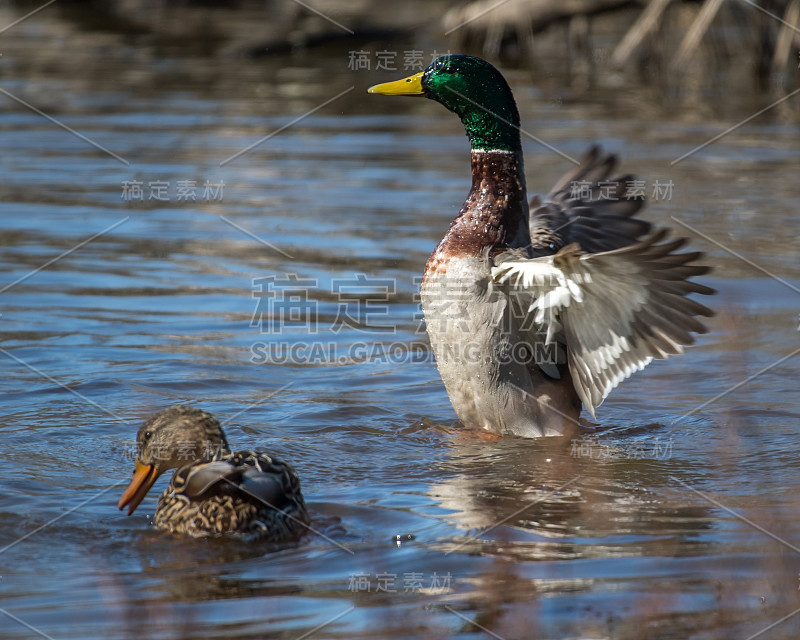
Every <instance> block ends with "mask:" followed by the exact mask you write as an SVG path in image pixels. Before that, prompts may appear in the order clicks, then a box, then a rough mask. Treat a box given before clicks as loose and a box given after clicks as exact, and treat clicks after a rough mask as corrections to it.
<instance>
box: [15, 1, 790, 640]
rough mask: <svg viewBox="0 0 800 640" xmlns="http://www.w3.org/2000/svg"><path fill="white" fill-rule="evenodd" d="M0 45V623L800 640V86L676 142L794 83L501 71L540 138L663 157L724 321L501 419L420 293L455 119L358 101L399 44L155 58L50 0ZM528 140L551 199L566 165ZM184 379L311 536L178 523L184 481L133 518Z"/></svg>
mask: <svg viewBox="0 0 800 640" xmlns="http://www.w3.org/2000/svg"><path fill="white" fill-rule="evenodd" d="M9 17H10V16H9ZM8 22H10V19H9V20H8ZM3 38H4V39H5V41H4V43H3V58H2V64H3V65H4V66H5V73H4V75H3V80H2V83H0V88H2V89H3V93H4V95H2V96H0V101H2V109H3V110H2V112H1V113H0V137H2V141H3V144H2V149H3V152H2V155H1V156H0V166H2V176H3V180H2V184H0V191H2V196H3V197H2V205H0V245H1V246H2V248H1V249H0V314H2V315H0V331H2V333H1V334H0V340H1V342H0V349H1V350H0V361H2V367H3V369H2V370H3V375H2V383H1V384H2V391H3V393H2V396H0V415H2V423H1V425H2V426H0V431H1V432H2V451H3V464H2V467H1V468H0V478H1V479H2V480H1V482H2V487H3V491H2V492H0V602H2V605H1V606H0V628H2V630H3V631H2V635H3V637H4V638H8V639H9V640H12V639H13V640H16V639H22V638H32V637H52V638H56V639H59V638H84V639H93V638H104V639H114V638H153V639H156V638H186V639H189V638H278V637H280V638H306V637H309V638H312V637H313V638H319V639H333V638H463V639H467V638H484V637H494V638H504V639H507V640H511V639H513V638H532V637H536V638H644V637H647V638H681V639H683V638H742V639H745V638H755V637H759V638H795V637H797V636H798V632H799V631H800V615H797V614H800V609H799V608H800V591H798V587H800V581H799V580H798V578H799V577H800V525H798V517H797V513H798V507H800V498H798V496H800V476H799V475H798V473H797V468H798V462H797V461H798V453H797V448H798V442H799V441H800V439H798V432H799V431H800V420H799V418H800V406H799V405H798V397H797V379H798V363H799V362H800V358H798V355H800V343H799V341H798V332H797V330H798V317H797V314H798V307H800V261H798V259H797V258H798V253H799V252H800V222H798V218H797V213H796V208H797V204H796V203H797V202H798V199H800V181H798V180H797V177H796V175H797V168H798V166H800V164H798V163H799V162H800V128H798V126H797V125H796V124H794V122H796V117H793V116H792V111H791V108H793V109H794V112H793V113H794V114H796V113H797V111H796V108H797V105H796V104H794V106H793V107H791V101H789V100H787V101H786V104H787V105H788V106H789V107H790V112H789V114H788V115H787V114H786V112H785V111H782V110H781V109H779V108H776V109H773V110H771V111H769V112H767V113H765V114H763V115H761V116H759V117H758V118H754V119H752V120H751V121H749V122H747V123H746V124H744V125H742V126H741V127H738V128H737V129H735V130H733V131H731V132H730V133H729V134H727V135H725V136H723V137H721V138H719V139H718V140H716V141H714V142H713V143H712V144H709V145H708V146H704V147H703V148H702V149H699V150H697V151H696V152H694V153H692V154H691V155H689V156H687V157H686V158H685V159H682V160H680V161H679V162H674V161H675V160H676V159H678V158H680V157H681V156H683V155H684V154H687V153H689V152H692V151H693V150H694V149H695V148H696V147H698V146H700V145H703V144H704V143H706V142H707V141H710V140H712V139H713V138H715V136H717V135H718V134H720V133H722V132H723V131H725V130H726V129H728V128H729V127H732V126H733V125H735V124H737V123H739V122H740V121H742V120H744V119H746V118H748V117H749V116H750V115H752V114H754V113H756V112H757V111H758V110H759V109H762V108H763V107H765V106H767V105H769V104H770V103H772V102H773V101H774V99H777V97H771V96H768V95H761V94H754V95H746V94H747V91H746V90H743V91H742V95H740V96H739V97H737V98H736V99H730V98H729V97H727V96H723V95H717V96H711V97H710V98H708V100H709V102H706V103H704V104H705V108H704V109H696V108H695V107H696V105H695V104H694V102H693V101H692V100H686V101H684V102H682V101H680V100H677V101H676V102H670V104H668V105H667V104H662V103H661V102H660V100H659V98H658V97H657V96H655V95H653V94H651V93H650V92H648V91H644V90H642V89H641V88H638V87H636V86H635V85H634V84H633V83H632V84H631V85H630V86H628V87H623V88H622V89H621V90H618V94H619V96H618V97H616V98H615V97H613V96H609V95H608V93H607V92H602V91H599V90H598V91H596V92H592V91H589V92H588V93H587V94H586V95H584V96H583V98H582V99H581V100H571V99H570V98H569V92H559V91H557V90H555V89H553V88H552V87H550V88H543V87H541V86H538V85H537V84H536V83H535V82H532V80H531V78H530V76H529V75H528V74H527V73H525V72H523V71H513V70H509V71H506V75H507V77H508V79H509V82H510V84H511V86H512V87H513V88H514V90H515V94H516V96H517V100H518V103H519V107H520V112H521V114H522V127H523V129H524V130H525V131H526V132H530V134H531V135H535V136H536V137H538V138H541V139H542V140H543V141H546V142H547V144H549V145H552V146H554V147H556V148H557V149H559V150H560V151H562V152H563V153H565V154H568V155H571V156H573V157H574V156H579V155H580V154H581V153H582V152H583V151H584V150H585V149H586V148H588V146H589V145H590V144H591V143H592V142H598V143H600V144H602V145H603V147H604V148H605V149H607V150H609V151H613V152H616V153H618V154H619V155H620V158H621V162H622V165H621V171H632V172H635V173H637V174H638V175H639V176H640V177H641V178H642V179H643V180H645V184H646V189H647V195H648V197H649V200H650V202H649V203H648V206H647V208H646V213H645V214H644V215H645V217H646V218H647V219H648V220H650V221H652V222H654V223H657V224H663V225H668V226H670V227H673V228H674V229H675V231H676V233H678V234H679V235H683V236H686V237H689V238H690V239H691V246H692V247H694V248H700V249H702V250H703V251H705V252H706V254H707V255H706V260H707V262H708V263H709V264H711V265H712V266H713V268H714V271H713V273H712V274H711V275H710V276H707V277H704V278H702V282H704V283H705V284H708V285H710V286H712V287H714V288H716V289H717V290H718V294H717V295H716V296H715V297H714V298H712V299H711V300H710V302H709V304H710V305H711V306H712V307H713V308H714V310H715V311H716V313H717V315H716V316H715V317H714V318H712V319H711V320H710V321H709V323H708V324H709V328H710V332H709V333H708V334H706V335H703V336H700V337H699V339H698V343H697V345H696V346H694V347H692V348H690V349H688V350H687V353H686V354H685V355H683V356H681V357H676V358H672V359H670V360H668V361H663V362H661V361H659V362H656V363H653V364H651V365H650V366H649V367H648V368H647V369H645V370H644V371H643V372H641V373H638V374H635V375H634V376H633V377H632V378H631V379H629V380H627V381H626V382H624V383H623V384H622V385H621V386H620V387H619V388H618V389H616V390H615V391H614V392H612V394H611V395H610V397H609V398H608V399H607V400H606V402H605V403H604V404H603V406H602V407H600V408H599V410H598V414H597V418H598V420H597V421H598V422H599V427H598V428H597V429H596V430H595V432H594V433H591V432H590V433H589V434H587V435H586V436H585V437H582V438H580V439H579V440H574V441H565V440H563V439H559V438H553V439H547V440H526V439H519V438H510V437H509V438H495V439H486V438H482V437H479V436H478V435H476V434H475V433H473V432H468V431H465V430H463V429H461V428H459V426H458V425H457V423H456V418H455V414H454V412H453V410H452V407H451V405H450V403H449V400H448V398H447V395H446V392H445V390H444V387H443V385H442V383H441V381H440V379H439V376H438V373H437V371H436V366H435V362H434V360H433V358H432V356H431V354H430V351H429V346H428V342H427V338H426V336H425V333H424V327H423V325H422V324H421V317H420V312H419V302H418V286H419V276H420V275H421V272H422V269H423V267H424V264H425V260H426V259H427V256H428V254H429V253H430V251H431V250H432V248H433V247H434V246H435V244H436V242H437V241H438V239H439V238H441V236H442V235H443V233H444V231H445V230H446V229H447V226H448V225H449V223H450V221H451V219H452V217H453V216H454V214H455V213H456V212H457V210H458V208H459V207H460V205H461V202H462V201H463V198H464V196H465V194H466V191H467V189H468V186H469V168H468V153H467V142H466V139H465V138H464V135H463V130H462V129H461V126H460V124H459V123H458V121H457V120H456V119H455V118H454V117H453V116H452V115H451V114H449V113H447V112H446V111H445V110H444V109H442V108H441V107H440V106H439V105H436V104H434V103H432V102H430V101H424V100H417V101H415V100H407V99H399V98H398V99H388V98H382V97H379V96H369V95H367V94H366V88H367V87H368V86H370V85H371V84H374V83H375V82H380V81H385V80H391V79H396V78H399V77H401V76H402V75H405V74H404V71H403V69H402V65H399V64H398V65H396V66H397V69H396V70H395V71H385V70H376V69H374V66H375V65H374V64H373V65H372V66H373V68H372V69H371V70H369V71H367V70H363V71H354V70H352V69H350V68H349V66H350V65H349V58H348V50H349V48H350V47H349V46H348V45H347V44H342V45H341V46H339V45H336V46H331V47H329V48H326V49H324V50H322V51H319V52H311V51H309V52H305V53H298V54H294V55H290V54H286V55H276V56H274V57H262V58H257V59H251V58H241V57H239V58H237V57H225V56H214V55H211V54H203V53H197V52H196V51H193V52H191V53H190V52H185V53H181V51H180V47H179V46H174V47H172V48H170V49H169V50H166V51H163V50H160V49H159V48H158V47H156V46H154V45H152V44H149V43H148V42H147V41H146V40H145V39H136V38H134V37H131V36H126V35H120V34H117V33H112V32H105V31H103V30H96V31H92V30H89V29H86V30H84V29H83V28H78V27H76V26H74V25H71V24H67V23H64V22H62V21H60V20H59V19H58V17H57V15H47V13H46V12H44V11H43V12H42V13H41V14H40V15H38V16H36V18H34V19H31V20H28V21H26V22H25V23H23V24H20V25H18V26H17V27H15V28H14V29H13V30H9V31H8V32H7V33H5V34H4V35H3ZM41 38H47V39H48V42H50V43H54V44H53V45H52V46H51V47H47V48H42V47H40V46H39V44H37V43H40V42H41ZM438 44H439V45H440V46H439V49H440V50H443V49H446V42H440V43H438ZM365 48H367V49H368V50H369V51H375V50H378V49H379V48H380V44H379V43H378V44H376V45H375V46H370V47H366V46H365ZM401 48H402V47H401ZM407 48H411V46H408V47H407ZM419 48H422V47H419ZM45 49H46V50H45ZM430 49H432V47H431V48H430ZM430 54H431V51H430V50H428V49H426V50H425V55H426V56H427V57H429V56H430ZM778 97H779V96H778ZM794 100H795V101H796V100H800V97H797V98H794ZM23 101H24V103H27V104H28V105H30V107H28V106H25V104H24V103H23ZM31 107H35V109H33V108H31ZM36 110H38V111H41V112H42V113H41V114H40V113H38V112H37V111H36ZM718 113H719V114H723V113H724V115H719V116H718V115H717V114H718ZM42 114H44V115H42ZM523 144H524V150H525V154H526V168H527V175H528V185H529V189H530V190H531V191H532V192H540V193H543V192H546V190H547V189H548V188H549V186H550V185H552V184H553V183H554V182H555V181H556V180H557V179H558V178H559V177H560V176H561V175H562V174H563V173H565V172H566V171H567V170H568V169H569V167H570V165H569V163H568V162H567V161H566V160H564V159H563V158H562V157H560V156H559V155H556V154H554V153H553V152H552V151H550V150H549V149H548V148H547V147H545V146H543V145H542V144H539V143H538V142H537V141H536V140H535V139H533V138H532V137H530V136H527V135H526V136H525V137H523ZM181 403H189V404H192V405H194V406H198V407H200V408H203V409H206V410H208V411H210V412H211V413H213V414H214V415H216V416H217V417H219V418H220V420H221V421H222V422H223V424H224V427H225V429H226V432H227V434H228V438H229V440H230V441H231V444H232V445H233V446H234V448H248V447H252V448H256V449H260V450H264V451H268V452H270V453H274V454H275V455H277V456H279V457H281V458H284V459H286V460H288V461H291V462H292V463H293V464H294V466H295V467H296V469H297V471H298V473H299V475H300V477H301V481H302V486H303V491H304V494H305V496H306V500H307V503H308V505H309V507H310V510H311V512H312V516H313V523H312V524H313V528H314V531H313V532H312V533H309V534H308V535H307V536H304V537H303V539H301V540H300V541H299V542H297V543H294V544H288V545H278V546H269V545H254V544H248V545H246V544H243V543H237V542H232V541H225V540H199V541H198V540H184V539H178V538H174V537H170V536H167V535H163V534H161V533H160V532H158V531H156V530H154V529H153V528H152V526H151V517H152V513H153V509H154V507H155V503H156V500H157V496H158V493H159V492H160V491H161V490H162V489H163V487H164V486H165V485H166V482H167V480H166V479H165V478H164V479H162V480H161V481H160V482H159V484H158V485H157V486H156V488H155V489H154V490H153V492H151V495H150V496H148V497H147V498H146V499H145V501H144V502H143V503H142V505H141V506H140V507H139V509H138V510H137V512H136V513H135V514H134V515H133V516H131V517H127V516H126V515H125V514H124V513H123V512H120V511H118V510H117V507H116V503H117V500H118V499H119V496H120V494H121V492H122V490H123V489H124V486H125V485H126V484H127V482H128V480H129V478H130V473H131V470H132V458H131V452H132V450H133V445H134V438H135V433H136V430H137V428H138V426H139V425H140V424H141V422H142V420H143V419H144V418H145V417H146V416H148V415H150V414H152V413H154V412H156V411H158V410H160V409H162V408H164V407H166V406H171V405H174V404H181Z"/></svg>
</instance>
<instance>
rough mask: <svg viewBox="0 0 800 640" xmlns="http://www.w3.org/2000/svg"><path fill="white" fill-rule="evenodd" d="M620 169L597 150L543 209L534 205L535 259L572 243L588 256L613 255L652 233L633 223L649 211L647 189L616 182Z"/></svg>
mask: <svg viewBox="0 0 800 640" xmlns="http://www.w3.org/2000/svg"><path fill="white" fill-rule="evenodd" d="M616 165H617V158H616V156H614V155H603V154H602V152H601V150H600V147H598V146H593V147H592V148H591V149H589V151H588V152H587V153H586V154H585V155H584V156H583V158H582V159H581V162H580V164H579V165H578V166H577V167H575V169H573V170H572V171H570V172H569V173H567V174H566V175H564V176H563V177H562V178H561V180H559V181H558V183H557V184H556V185H555V186H554V187H553V188H552V190H551V191H550V193H549V194H548V195H547V196H546V198H545V200H544V203H541V202H540V201H539V199H538V198H534V199H533V200H531V203H530V209H531V214H530V215H531V217H530V232H531V246H532V248H533V255H536V256H542V255H551V254H553V253H555V252H557V251H558V250H560V249H561V248H563V247H565V246H567V245H569V244H572V243H575V244H577V245H578V246H579V247H580V249H581V250H582V251H585V252H587V253H600V252H602V251H613V250H614V249H620V248H622V247H625V246H628V245H630V244H633V243H635V242H637V241H638V240H640V239H641V238H642V237H644V236H645V235H646V234H648V233H649V232H650V229H651V225H650V223H648V222H645V221H644V220H639V219H638V218H635V217H634V215H635V214H636V213H637V212H638V211H639V210H640V209H641V208H642V206H643V205H644V195H643V194H641V195H640V193H641V192H642V191H643V185H641V184H640V183H638V182H637V181H636V179H635V178H634V177H633V176H632V175H624V176H618V177H616V178H611V177H610V176H611V174H612V173H613V172H614V169H615V168H616Z"/></svg>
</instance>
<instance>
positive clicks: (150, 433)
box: [144, 431, 153, 442]
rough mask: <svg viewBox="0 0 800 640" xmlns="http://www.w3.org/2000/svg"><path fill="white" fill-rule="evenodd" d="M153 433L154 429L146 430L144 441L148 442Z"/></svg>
mask: <svg viewBox="0 0 800 640" xmlns="http://www.w3.org/2000/svg"><path fill="white" fill-rule="evenodd" d="M152 435H153V432H152V431H145V432H144V441H145V442H147V441H148V440H149V439H150V438H151V437H152Z"/></svg>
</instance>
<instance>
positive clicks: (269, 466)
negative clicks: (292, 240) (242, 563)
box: [119, 406, 309, 542]
mask: <svg viewBox="0 0 800 640" xmlns="http://www.w3.org/2000/svg"><path fill="white" fill-rule="evenodd" d="M136 448H137V452H138V455H137V456H136V462H135V467H134V471H133V479H132V480H131V483H130V485H128V488H127V489H126V490H125V493H123V494H122V497H121V498H120V499H119V508H120V509H122V508H124V507H126V506H127V507H128V515H131V514H132V513H133V512H134V510H135V509H136V507H138V506H139V503H140V502H141V501H142V500H143V499H144V497H145V495H147V492H148V491H149V490H150V488H151V487H152V486H153V484H154V483H155V481H156V479H157V478H158V476H160V475H161V474H162V473H164V471H166V470H167V469H174V468H176V467H177V468H178V470H177V471H176V472H175V475H174V476H172V480H170V483H169V486H168V487H167V488H166V489H165V490H164V493H163V494H161V498H159V500H158V505H157V506H156V513H155V517H154V518H153V523H154V524H155V526H156V528H157V529H164V530H165V531H170V532H172V533H182V534H187V535H190V536H193V537H203V536H223V535H224V536H232V537H237V538H242V539H244V540H266V541H269V542H282V541H285V540H293V539H295V538H298V537H299V536H300V535H302V534H303V533H304V532H305V531H306V529H308V524H309V517H308V513H307V512H306V505H305V502H304V501H303V494H302V493H301V492H300V480H299V479H298V477H297V474H296V473H295V471H294V469H293V468H292V467H291V466H289V465H288V464H286V463H285V462H281V461H280V460H277V459H275V458H273V457H272V456H268V455H267V454H266V453H258V452H255V451H236V452H231V451H230V449H229V448H228V441H227V440H226V439H225V434H224V433H223V431H222V426H221V425H220V423H219V421H218V420H216V418H214V417H213V416H212V415H211V414H209V413H206V412H205V411H201V410H200V409H194V408H192V407H185V406H179V407H172V408H170V409H166V410H164V411H162V412H160V413H157V414H156V415H154V416H152V417H151V418H149V419H148V420H147V421H146V422H145V423H144V424H143V425H142V426H141V428H140V429H139V433H138V434H137V436H136Z"/></svg>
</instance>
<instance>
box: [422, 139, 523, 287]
mask: <svg viewBox="0 0 800 640" xmlns="http://www.w3.org/2000/svg"><path fill="white" fill-rule="evenodd" d="M471 160H472V187H471V189H470V191H469V195H468V196H467V199H466V201H465V202H464V206H462V207H461V211H460V212H459V214H458V216H456V218H455V220H453V222H452V224H451V225H450V229H449V230H448V231H447V234H445V237H444V238H443V239H442V241H441V242H440V243H439V244H438V246H437V247H436V249H434V251H433V253H432V254H431V256H430V258H429V259H428V264H427V266H426V268H425V271H426V273H428V272H431V273H433V272H437V271H441V270H443V269H444V268H446V267H445V265H446V263H447V261H448V260H449V259H450V258H457V257H468V256H475V257H480V256H481V255H484V254H485V252H486V251H487V250H488V253H489V255H495V254H497V253H500V252H501V251H504V250H505V249H509V248H513V247H517V246H525V245H526V244H528V243H529V242H530V239H529V232H528V203H527V200H526V194H525V176H524V173H523V166H522V155H521V154H520V153H517V152H507V151H472V152H471Z"/></svg>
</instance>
